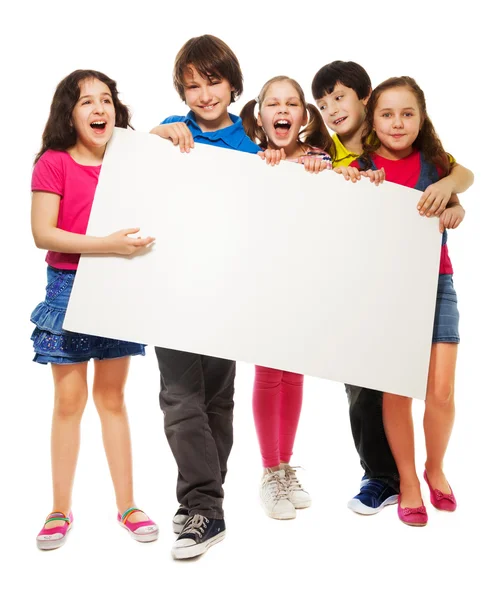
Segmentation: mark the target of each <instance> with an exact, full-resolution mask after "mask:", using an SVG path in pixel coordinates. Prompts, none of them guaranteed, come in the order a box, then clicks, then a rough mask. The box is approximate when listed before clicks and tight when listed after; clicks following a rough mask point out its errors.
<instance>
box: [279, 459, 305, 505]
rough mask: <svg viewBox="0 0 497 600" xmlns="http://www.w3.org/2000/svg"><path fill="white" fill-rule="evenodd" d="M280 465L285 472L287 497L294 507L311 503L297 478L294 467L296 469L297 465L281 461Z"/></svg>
mask: <svg viewBox="0 0 497 600" xmlns="http://www.w3.org/2000/svg"><path fill="white" fill-rule="evenodd" d="M281 467H282V470H283V472H284V473H285V480H286V483H287V488H288V499H289V500H290V502H291V503H292V504H293V506H294V507H295V508H308V507H309V506H310V505H311V503H312V499H311V495H310V494H309V492H306V491H305V490H304V488H303V487H302V484H301V483H300V481H299V480H298V478H297V474H296V472H295V468H297V469H298V468H299V467H291V466H290V465H289V464H287V463H281Z"/></svg>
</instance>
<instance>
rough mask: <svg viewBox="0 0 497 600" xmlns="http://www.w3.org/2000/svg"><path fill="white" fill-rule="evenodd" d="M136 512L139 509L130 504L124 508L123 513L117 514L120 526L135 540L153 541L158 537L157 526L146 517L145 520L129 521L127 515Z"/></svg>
mask: <svg viewBox="0 0 497 600" xmlns="http://www.w3.org/2000/svg"><path fill="white" fill-rule="evenodd" d="M136 512H143V511H140V509H139V508H136V507H134V506H132V507H131V508H128V510H125V511H124V512H123V514H122V515H121V514H120V513H118V514H117V520H118V522H119V525H121V527H124V529H126V530H127V531H128V533H129V534H130V536H131V537H132V538H133V539H135V540H136V541H137V542H153V541H155V540H156V539H157V538H158V537H159V527H158V526H157V525H156V523H154V521H152V520H151V519H148V520H146V521H137V522H136V523H132V522H131V521H129V517H130V516H131V515H132V514H133V513H136Z"/></svg>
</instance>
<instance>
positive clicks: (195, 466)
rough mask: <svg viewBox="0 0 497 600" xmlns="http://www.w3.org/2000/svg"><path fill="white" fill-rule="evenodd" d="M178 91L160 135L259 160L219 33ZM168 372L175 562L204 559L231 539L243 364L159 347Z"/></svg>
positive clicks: (190, 49)
mask: <svg viewBox="0 0 497 600" xmlns="http://www.w3.org/2000/svg"><path fill="white" fill-rule="evenodd" d="M174 86H175V88H176V90H177V92H178V94H179V95H180V97H181V99H182V100H183V101H184V102H185V103H186V104H187V106H188V107H189V108H190V112H189V113H188V114H187V115H186V117H179V116H173V117H168V118H167V119H165V120H164V121H163V122H162V124H161V125H159V126H158V127H155V128H154V129H152V131H151V133H156V134H157V135H160V136H161V137H164V138H168V139H170V140H171V141H172V142H173V144H175V145H178V146H179V147H180V150H181V152H189V151H190V149H191V148H193V145H194V142H198V143H203V144H210V145H212V146H220V147H221V148H231V149H233V150H240V151H242V152H249V153H252V154H257V153H258V152H259V151H260V148H259V147H258V146H257V145H256V144H254V143H253V142H252V141H251V140H250V139H249V138H248V137H247V135H246V134H245V131H244V129H243V125H242V121H241V119H240V117H237V116H235V115H232V114H230V113H228V106H229V105H230V104H231V103H232V102H234V101H235V100H237V99H238V97H239V96H240V95H241V93H242V91H243V77H242V72H241V69H240V65H239V63H238V60H237V58H236V56H235V55H234V54H233V52H232V51H231V49H230V48H229V47H228V46H227V45H226V44H225V43H224V42H223V41H221V40H220V39H218V38H216V37H214V36H212V35H203V36H200V37H196V38H192V39H190V40H189V41H188V42H186V44H185V45H184V46H183V48H181V50H180V51H179V53H178V55H177V56H176V61H175V65H174ZM155 352H156V354H157V360H158V363H159V369H160V373H161V391H160V396H159V399H160V406H161V409H162V411H163V413H164V428H165V432H166V436H167V439H168V442H169V445H170V447H171V451H172V453H173V455H174V458H175V460H176V463H177V465H178V483H177V488H176V491H177V496H178V501H179V502H180V507H179V509H178V511H177V513H176V514H175V515H174V518H173V530H174V531H175V533H179V534H180V535H179V537H178V538H177V540H176V542H175V543H174V545H173V548H172V553H173V556H174V558H177V559H181V558H191V557H193V556H197V555H199V554H203V553H204V552H205V551H206V550H207V549H208V548H209V547H210V546H212V545H213V544H215V543H217V542H220V541H221V540H222V539H223V538H224V535H225V523H224V513H223V497H224V491H223V483H224V479H225V477H226V472H227V462H228V456H229V454H230V451H231V447H232V445H233V395H234V380H235V362H234V361H231V360H224V359H221V358H215V357H212V356H202V355H199V354H192V353H190V352H181V351H179V350H170V349H167V348H155Z"/></svg>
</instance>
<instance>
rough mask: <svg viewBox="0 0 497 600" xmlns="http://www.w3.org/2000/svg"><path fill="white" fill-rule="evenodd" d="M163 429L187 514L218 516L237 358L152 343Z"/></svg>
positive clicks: (229, 443) (230, 438) (220, 515)
mask: <svg viewBox="0 0 497 600" xmlns="http://www.w3.org/2000/svg"><path fill="white" fill-rule="evenodd" d="M155 353H156V354H157V360H158V363H159V369H160V374H161V390H160V395H159V400H160V407H161V409H162V412H163V413H164V430H165V432H166V437H167V440H168V442H169V446H170V447H171V451H172V453H173V455H174V458H175V460H176V464H177V465H178V484H177V488H176V493H177V496H178V501H179V502H180V504H183V505H184V506H186V507H187V508H188V510H189V512H190V514H191V515H192V514H200V515H203V516H205V517H208V518H210V519H222V518H224V514H223V497H224V492H223V483H224V479H225V477H226V472H227V463H228V456H229V454H230V452H231V447H232V445H233V395H234V391H235V387H234V380H235V370H236V365H235V362H233V361H231V360H224V359H222V358H214V357H212V356H201V355H199V354H191V353H190V352H180V351H179V350H168V349H166V348H155Z"/></svg>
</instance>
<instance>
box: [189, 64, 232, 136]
mask: <svg viewBox="0 0 497 600" xmlns="http://www.w3.org/2000/svg"><path fill="white" fill-rule="evenodd" d="M183 86H184V94H185V102H186V104H187V106H188V108H189V109H190V110H192V111H193V112H194V113H195V117H196V120H197V124H198V126H199V127H200V129H202V131H217V130H218V129H223V128H224V127H229V126H230V125H231V124H232V122H231V119H230V117H229V115H228V106H229V105H230V104H231V93H232V92H233V91H234V87H233V86H232V85H231V84H230V82H229V81H228V80H227V79H223V78H222V77H220V76H218V75H216V74H215V73H212V74H211V75H210V77H209V78H208V79H206V78H205V77H202V75H201V74H200V73H199V72H198V71H197V69H196V68H195V67H194V66H193V65H189V66H188V69H185V71H184V73H183Z"/></svg>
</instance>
